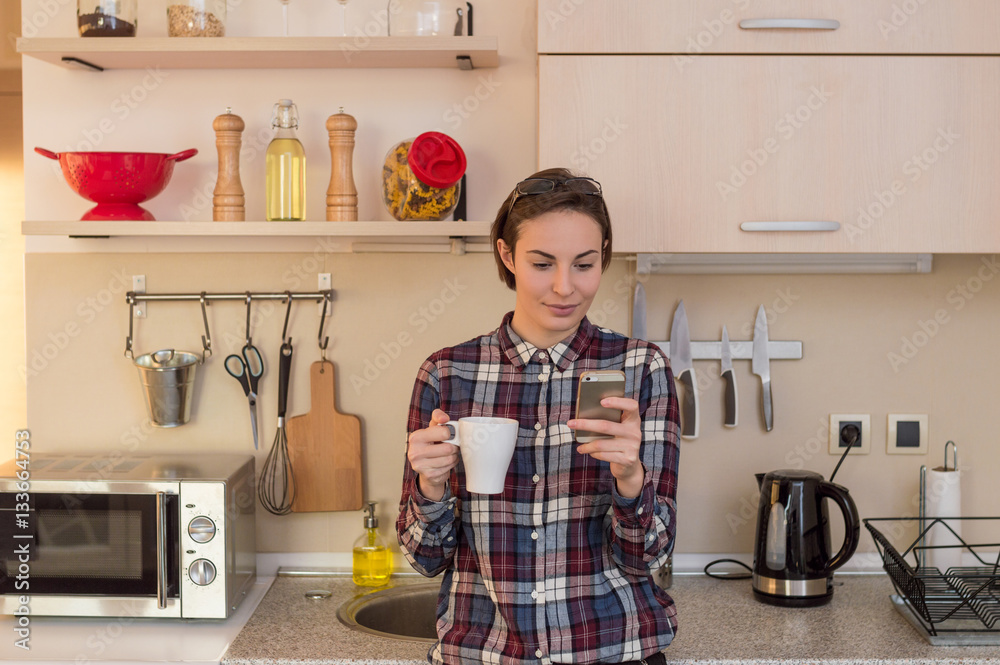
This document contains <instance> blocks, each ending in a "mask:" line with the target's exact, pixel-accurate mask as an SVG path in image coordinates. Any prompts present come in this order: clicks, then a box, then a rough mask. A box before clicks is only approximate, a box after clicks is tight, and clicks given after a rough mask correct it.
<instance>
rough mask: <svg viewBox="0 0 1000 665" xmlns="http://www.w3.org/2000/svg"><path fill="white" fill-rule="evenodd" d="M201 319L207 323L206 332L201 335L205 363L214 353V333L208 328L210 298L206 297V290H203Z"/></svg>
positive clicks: (202, 358)
mask: <svg viewBox="0 0 1000 665" xmlns="http://www.w3.org/2000/svg"><path fill="white" fill-rule="evenodd" d="M199 300H200V301H201V320H202V322H204V324H205V334H204V335H202V336H201V362H202V363H204V362H205V360H207V359H208V357H209V356H211V355H212V333H211V332H210V331H209V330H208V312H207V311H206V308H207V307H208V299H207V298H205V292H204V291H202V292H201V298H200V299H199Z"/></svg>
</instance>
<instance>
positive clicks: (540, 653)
mask: <svg viewBox="0 0 1000 665" xmlns="http://www.w3.org/2000/svg"><path fill="white" fill-rule="evenodd" d="M541 657H542V650H541V649H535V658H541Z"/></svg>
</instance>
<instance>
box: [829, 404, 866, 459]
mask: <svg viewBox="0 0 1000 665" xmlns="http://www.w3.org/2000/svg"><path fill="white" fill-rule="evenodd" d="M851 423H853V424H855V425H857V426H858V427H859V428H860V429H861V445H860V446H859V445H855V446H854V450H853V451H852V452H851V454H852V455H867V454H868V453H870V452H871V451H872V426H871V415H870V414H867V413H831V414H830V454H831V455H843V454H844V450H845V449H846V446H841V445H840V431H841V429H842V428H843V427H844V426H846V425H848V424H851Z"/></svg>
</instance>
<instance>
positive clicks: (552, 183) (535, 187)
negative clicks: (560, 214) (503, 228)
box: [507, 178, 603, 216]
mask: <svg viewBox="0 0 1000 665" xmlns="http://www.w3.org/2000/svg"><path fill="white" fill-rule="evenodd" d="M557 187H565V188H566V189H568V190H570V191H571V192H578V193H580V194H587V195H588V196H603V194H602V192H601V183H599V182H597V181H596V180H594V179H593V178H567V179H566V180H550V179H548V178H527V179H525V180H522V181H521V182H519V183H517V185H516V186H515V187H514V198H512V199H511V200H510V206H509V207H508V208H507V215H508V216H509V215H510V212H511V210H513V209H514V204H515V203H517V200H518V199H520V198H521V197H522V196H533V195H535V194H547V193H548V192H551V191H552V190H554V189H556V188H557Z"/></svg>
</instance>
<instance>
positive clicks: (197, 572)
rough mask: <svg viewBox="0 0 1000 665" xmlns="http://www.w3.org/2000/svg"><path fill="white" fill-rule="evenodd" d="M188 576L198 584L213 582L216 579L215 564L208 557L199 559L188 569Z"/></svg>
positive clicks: (203, 584)
mask: <svg viewBox="0 0 1000 665" xmlns="http://www.w3.org/2000/svg"><path fill="white" fill-rule="evenodd" d="M188 577H190V578H191V581H192V582H194V583H195V584H197V585H198V586H205V585H208V584H211V583H212V581H213V580H214V579H215V564H214V563H212V562H211V561H209V560H208V559H198V560H197V561H195V562H194V563H192V564H191V568H189V569H188Z"/></svg>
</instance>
